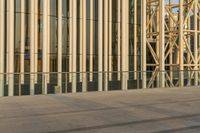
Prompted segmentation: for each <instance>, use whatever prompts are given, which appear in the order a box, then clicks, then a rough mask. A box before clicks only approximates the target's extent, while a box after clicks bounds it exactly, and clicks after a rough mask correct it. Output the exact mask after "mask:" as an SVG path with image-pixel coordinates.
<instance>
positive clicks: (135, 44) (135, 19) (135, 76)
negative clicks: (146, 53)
mask: <svg viewBox="0 0 200 133" xmlns="http://www.w3.org/2000/svg"><path fill="white" fill-rule="evenodd" d="M137 2H138V1H137V0H134V23H133V27H134V32H133V34H134V36H133V39H134V42H133V45H134V54H133V55H134V69H133V70H134V80H136V79H137V17H138V16H137Z"/></svg>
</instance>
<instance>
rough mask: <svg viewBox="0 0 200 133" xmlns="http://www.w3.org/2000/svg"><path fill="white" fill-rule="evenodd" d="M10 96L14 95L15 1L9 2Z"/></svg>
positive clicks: (10, 0)
mask: <svg viewBox="0 0 200 133" xmlns="http://www.w3.org/2000/svg"><path fill="white" fill-rule="evenodd" d="M8 2H9V3H8V4H9V5H8V7H9V8H8V23H7V24H8V27H7V29H8V44H7V45H8V66H7V67H8V73H9V74H8V96H13V95H14V4H15V3H14V1H13V0H9V1H8Z"/></svg>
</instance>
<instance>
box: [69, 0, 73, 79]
mask: <svg viewBox="0 0 200 133" xmlns="http://www.w3.org/2000/svg"><path fill="white" fill-rule="evenodd" d="M72 2H73V0H70V1H69V82H72V47H73V27H72V26H73V21H72V15H73V7H72V6H73V3H72Z"/></svg>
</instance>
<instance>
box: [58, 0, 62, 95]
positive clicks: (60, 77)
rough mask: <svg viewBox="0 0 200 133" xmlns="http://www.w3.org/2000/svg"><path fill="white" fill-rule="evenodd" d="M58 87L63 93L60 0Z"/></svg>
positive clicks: (59, 7)
mask: <svg viewBox="0 0 200 133" xmlns="http://www.w3.org/2000/svg"><path fill="white" fill-rule="evenodd" d="M57 84H58V86H59V88H60V93H62V0H58V83H57Z"/></svg>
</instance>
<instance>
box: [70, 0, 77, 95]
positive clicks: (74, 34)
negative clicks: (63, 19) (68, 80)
mask: <svg viewBox="0 0 200 133" xmlns="http://www.w3.org/2000/svg"><path fill="white" fill-rule="evenodd" d="M72 2H73V3H72V8H73V9H72V11H73V12H72V44H73V45H72V58H73V59H72V64H71V65H72V72H73V74H72V92H73V93H75V92H76V82H77V81H76V72H77V71H76V68H77V67H76V59H77V0H72Z"/></svg>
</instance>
